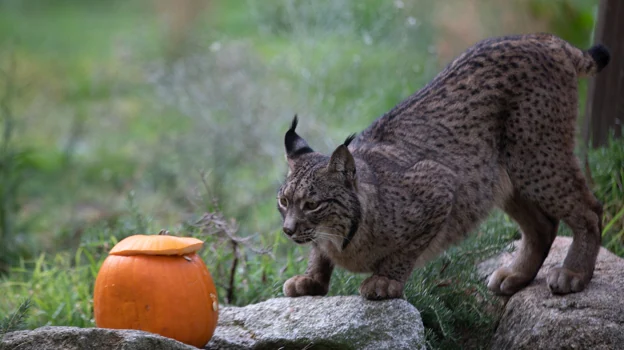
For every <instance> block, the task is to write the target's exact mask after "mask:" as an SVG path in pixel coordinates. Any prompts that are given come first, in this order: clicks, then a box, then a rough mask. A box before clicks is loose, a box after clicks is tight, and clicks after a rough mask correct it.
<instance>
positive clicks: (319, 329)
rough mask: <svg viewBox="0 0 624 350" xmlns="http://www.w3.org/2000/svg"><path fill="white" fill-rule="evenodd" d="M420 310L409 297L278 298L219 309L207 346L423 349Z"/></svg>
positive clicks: (210, 347)
mask: <svg viewBox="0 0 624 350" xmlns="http://www.w3.org/2000/svg"><path fill="white" fill-rule="evenodd" d="M424 340H425V336H424V327H423V324H422V320H421V318H420V313H419V312H418V310H416V308H414V306H412V305H411V304H410V303H408V302H407V301H405V300H389V301H377V302H375V301H368V300H365V299H363V298H362V297H360V296H337V297H300V298H276V299H270V300H267V301H265V302H261V303H258V304H253V305H248V306H245V307H224V308H222V309H221V310H220V311H219V323H218V325H217V329H216V330H215V335H214V336H213V338H212V340H211V341H210V342H209V343H208V345H207V346H206V349H227V350H233V349H283V350H287V349H298V350H299V349H304V348H305V349H341V350H349V349H362V350H365V349H371V350H372V349H374V350H378V349H395V350H400V349H424V348H425V346H424Z"/></svg>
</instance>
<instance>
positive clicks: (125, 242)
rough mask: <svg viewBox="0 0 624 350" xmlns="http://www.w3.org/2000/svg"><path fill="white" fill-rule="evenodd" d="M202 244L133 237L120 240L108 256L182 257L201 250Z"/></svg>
mask: <svg viewBox="0 0 624 350" xmlns="http://www.w3.org/2000/svg"><path fill="white" fill-rule="evenodd" d="M203 244H204V242H203V241H202V240H199V239H197V238H193V237H177V236H169V235H134V236H129V237H126V238H124V239H122V240H121V241H120V242H119V243H117V244H116V245H115V246H114V247H113V249H111V251H110V252H109V254H110V255H123V256H129V255H184V254H190V253H194V252H196V251H198V250H199V249H201V247H202V245H203Z"/></svg>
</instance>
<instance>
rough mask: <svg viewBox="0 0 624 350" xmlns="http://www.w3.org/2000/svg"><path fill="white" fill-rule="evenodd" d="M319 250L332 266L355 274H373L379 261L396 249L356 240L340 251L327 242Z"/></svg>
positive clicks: (337, 247) (339, 248)
mask: <svg viewBox="0 0 624 350" xmlns="http://www.w3.org/2000/svg"><path fill="white" fill-rule="evenodd" d="M319 248H320V249H321V251H322V252H323V254H324V255H325V256H326V257H327V258H329V259H330V260H331V261H332V262H333V263H334V265H336V266H339V267H341V268H344V269H346V270H349V271H351V272H357V273H369V272H373V270H374V268H375V266H376V265H377V264H378V263H379V261H380V260H381V259H383V258H384V257H386V256H388V255H389V254H392V252H393V251H395V250H397V248H398V247H382V246H380V245H377V244H374V243H370V244H367V242H361V240H357V241H355V242H353V243H351V244H350V245H348V246H347V248H346V249H344V250H343V249H341V248H342V247H339V246H337V245H335V244H332V243H330V242H327V243H326V244H320V245H319Z"/></svg>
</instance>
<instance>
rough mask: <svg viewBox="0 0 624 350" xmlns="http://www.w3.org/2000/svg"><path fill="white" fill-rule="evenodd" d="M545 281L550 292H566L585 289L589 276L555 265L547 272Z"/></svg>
mask: <svg viewBox="0 0 624 350" xmlns="http://www.w3.org/2000/svg"><path fill="white" fill-rule="evenodd" d="M546 282H547V283H548V288H549V289H550V292H551V293H552V294H568V293H576V292H580V291H582V290H583V289H585V286H586V285H587V283H588V282H589V278H583V275H581V274H580V273H577V272H574V271H572V270H569V269H566V268H565V267H555V268H552V269H551V270H550V271H549V272H548V278H547V279H546Z"/></svg>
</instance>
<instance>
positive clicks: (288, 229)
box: [282, 216, 297, 237]
mask: <svg viewBox="0 0 624 350" xmlns="http://www.w3.org/2000/svg"><path fill="white" fill-rule="evenodd" d="M282 230H284V233H285V234H286V235H287V236H289V237H290V236H292V235H293V234H294V233H295V231H296V230H297V222H296V221H295V220H294V219H293V218H292V216H286V219H285V220H284V226H283V227H282Z"/></svg>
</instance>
